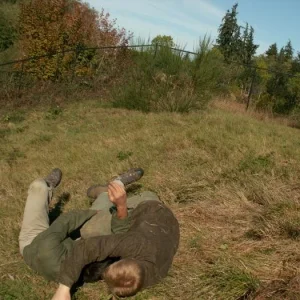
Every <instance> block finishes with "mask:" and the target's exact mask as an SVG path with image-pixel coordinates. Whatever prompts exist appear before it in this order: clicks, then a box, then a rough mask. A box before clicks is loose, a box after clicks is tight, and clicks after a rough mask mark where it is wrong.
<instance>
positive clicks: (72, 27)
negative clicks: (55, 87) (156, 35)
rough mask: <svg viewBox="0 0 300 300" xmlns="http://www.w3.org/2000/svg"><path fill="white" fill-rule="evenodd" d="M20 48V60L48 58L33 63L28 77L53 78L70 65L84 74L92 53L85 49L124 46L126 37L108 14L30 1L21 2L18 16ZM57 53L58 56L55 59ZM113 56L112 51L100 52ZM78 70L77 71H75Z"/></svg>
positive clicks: (71, 0)
mask: <svg viewBox="0 0 300 300" xmlns="http://www.w3.org/2000/svg"><path fill="white" fill-rule="evenodd" d="M19 25H20V33H21V39H20V43H21V48H22V51H23V53H22V54H23V56H41V55H49V54H50V55H51V57H49V58H44V59H40V60H39V61H38V63H35V62H33V63H32V66H31V73H33V74H34V75H35V76H36V77H38V78H44V79H48V78H57V77H59V76H62V75H63V73H64V72H65V71H68V70H69V69H70V68H71V67H72V65H74V55H73V54H72V53H68V54H65V53H64V52H65V51H67V50H69V49H74V48H75V49H77V51H76V58H75V59H76V60H77V62H76V66H77V70H76V72H77V73H78V74H79V73H80V74H81V73H82V72H83V73H86V72H87V71H88V70H89V65H91V64H90V63H91V62H92V61H93V58H94V57H95V55H96V52H95V51H93V50H91V51H87V52H83V51H82V50H83V49H84V48H86V47H97V46H116V45H127V44H128V39H129V37H130V36H128V35H127V34H126V31H125V29H117V28H116V27H115V20H110V16H109V14H106V13H104V11H103V10H102V11H101V12H100V13H98V12H96V11H95V10H94V9H91V8H90V7H89V6H88V5H87V4H83V3H81V2H79V1H77V0H51V1H48V0H31V1H28V2H27V1H26V2H23V3H22V5H21V13H20V24H19ZM57 52H61V53H62V54H61V55H56V53H57ZM103 55H106V56H114V55H115V53H114V51H110V52H109V53H108V52H103ZM79 69H80V70H79Z"/></svg>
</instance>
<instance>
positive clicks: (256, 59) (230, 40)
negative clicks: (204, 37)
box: [216, 4, 300, 114]
mask: <svg viewBox="0 0 300 300" xmlns="http://www.w3.org/2000/svg"><path fill="white" fill-rule="evenodd" d="M237 7H238V5H237V4H235V5H234V6H233V7H232V9H231V11H227V13H226V15H225V17H224V18H223V21H222V24H221V25H220V27H219V36H218V38H217V41H216V42H217V43H216V48H218V49H219V50H220V51H221V53H222V54H223V56H224V60H225V62H226V63H228V64H229V65H234V64H240V66H241V68H240V69H239V68H237V70H236V74H235V76H233V77H231V79H232V82H231V83H230V84H229V86H231V88H234V86H235V87H238V88H239V89H240V91H241V95H243V93H247V92H248V91H249V89H250V85H251V83H254V95H253V96H254V100H255V103H254V104H255V107H256V109H263V110H267V111H269V112H274V113H284V114H289V113H291V112H293V113H298V110H299V106H300V53H299V52H298V53H297V54H296V55H295V52H294V49H293V47H292V43H291V41H290V40H289V41H288V42H287V44H286V45H285V46H284V47H282V48H281V49H278V46H277V44H276V43H274V44H272V45H270V47H269V49H268V50H267V51H266V53H264V54H262V55H255V54H256V50H257V48H258V45H256V44H255V43H254V29H253V28H252V27H251V26H249V25H248V24H247V23H246V25H245V26H244V27H242V26H240V25H238V23H237V14H238V12H237ZM233 90H234V89H233Z"/></svg>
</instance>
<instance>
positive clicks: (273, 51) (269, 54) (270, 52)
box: [266, 43, 278, 58]
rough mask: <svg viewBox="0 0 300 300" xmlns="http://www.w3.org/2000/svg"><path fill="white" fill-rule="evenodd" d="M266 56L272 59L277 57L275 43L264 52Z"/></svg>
mask: <svg viewBox="0 0 300 300" xmlns="http://www.w3.org/2000/svg"><path fill="white" fill-rule="evenodd" d="M266 55H267V57H274V58H276V57H277V56H278V48H277V44H276V43H274V44H272V45H271V46H270V47H269V49H268V50H267V51H266Z"/></svg>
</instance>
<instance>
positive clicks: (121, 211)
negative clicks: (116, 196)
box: [117, 204, 128, 219]
mask: <svg viewBox="0 0 300 300" xmlns="http://www.w3.org/2000/svg"><path fill="white" fill-rule="evenodd" d="M127 216H128V211H127V205H126V204H125V205H118V206H117V217H118V219H125V218H126V217H127Z"/></svg>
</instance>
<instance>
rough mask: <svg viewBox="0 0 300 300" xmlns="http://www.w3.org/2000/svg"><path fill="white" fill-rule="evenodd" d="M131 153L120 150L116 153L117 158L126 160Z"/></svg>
mask: <svg viewBox="0 0 300 300" xmlns="http://www.w3.org/2000/svg"><path fill="white" fill-rule="evenodd" d="M132 154H133V152H131V151H120V152H119V153H118V155H117V158H118V159H119V161H122V160H126V159H128V158H129V157H130V156H131V155H132Z"/></svg>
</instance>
